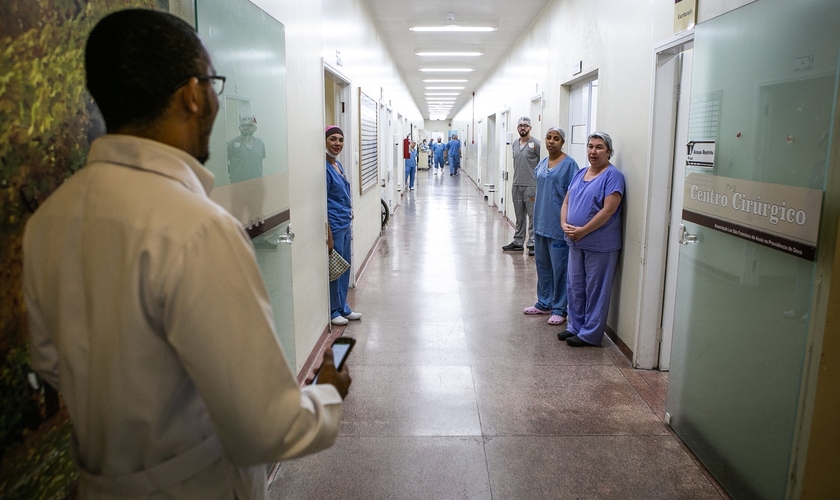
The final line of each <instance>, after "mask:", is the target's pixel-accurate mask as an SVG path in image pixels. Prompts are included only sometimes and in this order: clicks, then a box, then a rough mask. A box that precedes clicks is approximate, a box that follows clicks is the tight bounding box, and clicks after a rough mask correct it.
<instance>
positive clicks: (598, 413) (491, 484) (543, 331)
mask: <svg viewBox="0 0 840 500" xmlns="http://www.w3.org/2000/svg"><path fill="white" fill-rule="evenodd" d="M417 184H418V185H417V189H416V190H415V191H409V192H408V193H406V194H405V195H404V196H403V200H402V206H401V208H400V209H399V210H398V211H397V212H396V213H395V214H393V215H392V217H391V219H390V222H389V224H388V226H387V228H386V229H385V230H384V231H383V236H382V238H381V239H380V241H379V243H378V244H377V246H376V248H375V249H374V251H373V255H372V257H371V259H370V261H369V262H368V264H367V265H366V266H365V268H364V269H363V270H362V272H361V278H360V279H359V280H358V285H357V287H356V288H355V289H354V290H352V291H351V295H350V303H351V305H352V306H353V309H354V310H358V311H362V312H363V315H364V316H363V318H362V320H361V321H354V322H351V323H350V324H349V325H348V326H346V327H342V328H343V332H342V334H343V335H347V336H351V337H354V338H356V341H357V343H356V346H355V348H354V350H353V352H352V353H351V354H350V358H349V360H348V365H349V367H350V374H351V375H352V377H353V386H352V388H351V393H350V395H349V397H348V398H347V400H345V408H344V413H343V415H342V422H341V430H340V432H339V436H338V439H337V440H336V443H335V445H333V446H332V447H331V448H330V449H328V450H325V451H323V452H321V453H318V454H315V455H312V456H307V457H304V458H301V459H297V460H290V461H286V462H283V463H282V464H280V465H279V467H278V468H277V471H276V474H275V476H274V478H273V483H272V485H271V486H270V488H269V494H270V498H272V499H300V500H304V499H327V498H330V499H374V498H375V499H386V498H388V499H390V498H393V499H418V500H419V499H456V498H458V499H535V500H536V499H574V498H613V499H629V498H638V499H642V498H644V499H654V498H658V499H678V498H681V499H714V498H727V497H726V496H725V494H724V493H722V490H720V489H719V487H717V486H716V483H715V481H714V480H713V479H710V477H709V476H708V474H707V473H705V472H704V468H703V467H702V466H701V465H699V464H698V463H697V462H696V460H695V459H693V458H692V456H691V454H690V453H689V452H687V451H686V450H685V448H684V447H683V446H681V445H680V442H679V440H678V439H677V438H676V437H675V436H674V434H673V432H671V431H670V430H669V429H668V427H667V426H666V425H665V423H664V420H663V419H664V417H665V409H664V408H665V407H664V400H665V397H666V396H665V394H666V389H667V387H666V386H667V374H664V373H661V372H658V371H652V370H634V369H632V368H631V367H630V363H629V361H628V360H627V358H626V357H625V356H624V355H623V354H622V353H621V352H619V350H618V348H617V347H616V346H615V345H614V344H613V343H612V342H611V341H610V340H609V339H607V338H606V337H605V338H604V342H603V344H602V348H572V347H569V346H567V345H566V344H565V343H564V342H560V341H559V340H557V333H559V332H561V331H563V330H564V327H563V326H562V325H561V326H552V325H548V324H547V323H546V319H547V316H526V315H524V314H522V309H523V308H524V307H527V306H528V305H531V304H532V303H533V301H534V298H535V294H536V274H535V272H534V259H533V257H528V255H527V252H518V253H511V252H502V251H501V250H500V249H501V246H502V245H504V244H505V243H507V242H508V241H510V237H511V236H512V234H513V228H512V227H511V226H510V224H508V223H507V222H506V221H503V220H502V219H501V217H500V216H499V214H498V212H497V211H496V210H495V209H494V208H493V207H488V206H487V203H486V201H485V200H484V198H483V196H482V195H481V193H480V192H479V191H478V190H477V188H476V186H475V184H474V183H472V182H471V181H470V180H469V179H468V178H466V177H465V176H463V175H457V176H454V177H453V176H449V175H434V174H433V173H432V171H422V172H420V173H419V175H418V183H417ZM334 333H336V334H337V333H338V332H334Z"/></svg>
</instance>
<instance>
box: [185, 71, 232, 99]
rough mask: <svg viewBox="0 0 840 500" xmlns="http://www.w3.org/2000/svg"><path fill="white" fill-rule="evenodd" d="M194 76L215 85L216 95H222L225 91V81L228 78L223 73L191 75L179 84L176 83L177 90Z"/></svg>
mask: <svg viewBox="0 0 840 500" xmlns="http://www.w3.org/2000/svg"><path fill="white" fill-rule="evenodd" d="M193 78H195V79H196V80H198V81H200V82H208V81H209V82H210V84H211V85H213V91H214V92H215V93H216V95H222V93H223V92H224V91H225V81H226V80H227V78H225V77H224V76H222V75H208V76H191V77H189V78H187V79H185V80H184V81H182V82H181V83H179V84H178V85H176V86H175V90H178V89H180V88H181V87H183V86H184V85H186V84H187V83H189V81H190V80H191V79H193Z"/></svg>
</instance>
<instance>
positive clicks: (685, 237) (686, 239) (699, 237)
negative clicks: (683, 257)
mask: <svg viewBox="0 0 840 500" xmlns="http://www.w3.org/2000/svg"><path fill="white" fill-rule="evenodd" d="M701 241H703V233H700V232H698V233H697V234H692V233H689V232H688V230H686V228H685V225H683V224H680V239H679V242H680V245H695V244H697V243H700V242H701Z"/></svg>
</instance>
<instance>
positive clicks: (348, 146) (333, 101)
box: [323, 61, 360, 288]
mask: <svg viewBox="0 0 840 500" xmlns="http://www.w3.org/2000/svg"><path fill="white" fill-rule="evenodd" d="M323 63H324V127H325V128H326V127H328V126H330V125H338V126H339V127H340V128H341V130H343V131H344V150H342V152H341V154H340V155H339V156H338V161H339V162H341V165H342V166H343V167H344V173H345V175H347V179H348V180H349V181H350V186H352V187H356V186H358V182H360V180H359V179H358V175H357V173H358V169H356V168H354V165H353V161H352V158H353V157H354V154H355V153H354V151H355V147H354V146H353V140H352V134H353V127H351V126H350V103H351V99H350V79H349V78H347V76H345V75H344V74H343V73H341V71H339V70H338V69H337V68H335V67H333V66H331V65H330V64H329V63H327V62H326V61H323ZM351 203H352V200H351ZM351 224H352V221H351ZM351 234H352V233H351ZM351 238H352V236H351ZM354 248H355V246H354V245H350V252H351V259H350V266H351V267H350V288H355V286H356V259H355V258H352V257H354V255H353V251H354V250H353V249H354Z"/></svg>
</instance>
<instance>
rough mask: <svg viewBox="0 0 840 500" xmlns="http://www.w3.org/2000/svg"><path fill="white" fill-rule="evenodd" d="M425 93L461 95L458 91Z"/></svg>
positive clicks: (430, 93)
mask: <svg viewBox="0 0 840 500" xmlns="http://www.w3.org/2000/svg"><path fill="white" fill-rule="evenodd" d="M426 95H461V93H460V92H426Z"/></svg>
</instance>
